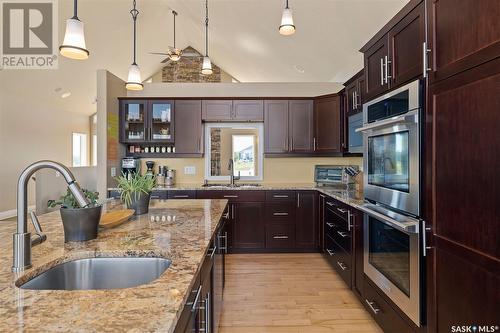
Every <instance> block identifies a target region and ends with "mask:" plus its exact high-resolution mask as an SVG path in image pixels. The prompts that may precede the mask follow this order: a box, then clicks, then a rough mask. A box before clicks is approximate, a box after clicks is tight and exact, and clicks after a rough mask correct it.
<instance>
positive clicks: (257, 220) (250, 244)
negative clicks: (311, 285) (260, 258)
mask: <svg viewBox="0 0 500 333" xmlns="http://www.w3.org/2000/svg"><path fill="white" fill-rule="evenodd" d="M265 245H266V233H265V223H264V203H263V202H238V203H235V204H234V220H233V244H232V248H233V250H241V249H262V248H264V247H265Z"/></svg>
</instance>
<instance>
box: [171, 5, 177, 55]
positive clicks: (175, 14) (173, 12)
mask: <svg viewBox="0 0 500 333" xmlns="http://www.w3.org/2000/svg"><path fill="white" fill-rule="evenodd" d="M172 14H174V49H175V17H176V16H177V12H176V11H175V10H173V11H172Z"/></svg>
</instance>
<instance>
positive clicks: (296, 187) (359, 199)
mask: <svg viewBox="0 0 500 333" xmlns="http://www.w3.org/2000/svg"><path fill="white" fill-rule="evenodd" d="M258 184H259V186H242V187H224V186H220V187H209V186H206V187H205V186H203V185H202V184H196V183H186V184H182V183H180V184H175V185H174V186H162V187H156V188H155V189H154V190H158V191H195V190H196V191H209V190H210V191H270V190H275V191H280V190H281V191H287V190H288V191H318V192H319V193H322V194H325V195H328V196H330V197H332V198H335V199H337V200H339V201H341V202H343V203H345V204H347V205H350V206H353V207H355V208H356V207H359V206H361V205H362V204H363V203H364V199H363V194H362V193H358V192H356V191H354V190H346V189H344V188H340V187H333V186H317V185H316V184H315V183H258ZM108 190H109V191H114V190H118V189H117V188H108Z"/></svg>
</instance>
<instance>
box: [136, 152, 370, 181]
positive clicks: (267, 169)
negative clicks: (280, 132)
mask: <svg viewBox="0 0 500 333" xmlns="http://www.w3.org/2000/svg"><path fill="white" fill-rule="evenodd" d="M146 161H154V162H155V172H157V171H158V166H159V165H165V166H167V167H168V168H170V169H174V170H175V171H176V183H198V184H201V183H203V181H204V179H205V159H204V158H157V159H155V158H151V159H149V158H143V159H142V160H141V170H143V172H144V171H145V170H146V169H147V168H146ZM362 162H363V159H362V158H361V157H287V158H264V180H263V182H266V183H283V182H287V183H312V182H313V181H314V166H315V165H316V164H323V165H337V164H338V165H358V166H359V167H360V168H361V167H362ZM185 167H194V168H195V173H194V174H186V173H185V171H186V170H185Z"/></svg>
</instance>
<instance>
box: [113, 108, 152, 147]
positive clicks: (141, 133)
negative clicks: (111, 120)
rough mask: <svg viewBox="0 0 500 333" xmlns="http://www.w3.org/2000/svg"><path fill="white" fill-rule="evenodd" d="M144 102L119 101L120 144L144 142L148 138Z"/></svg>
mask: <svg viewBox="0 0 500 333" xmlns="http://www.w3.org/2000/svg"><path fill="white" fill-rule="evenodd" d="M147 108H148V103H147V101H146V100H120V142H123V143H134V142H144V141H146V140H147V138H148V132H149V127H148V112H147Z"/></svg>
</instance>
